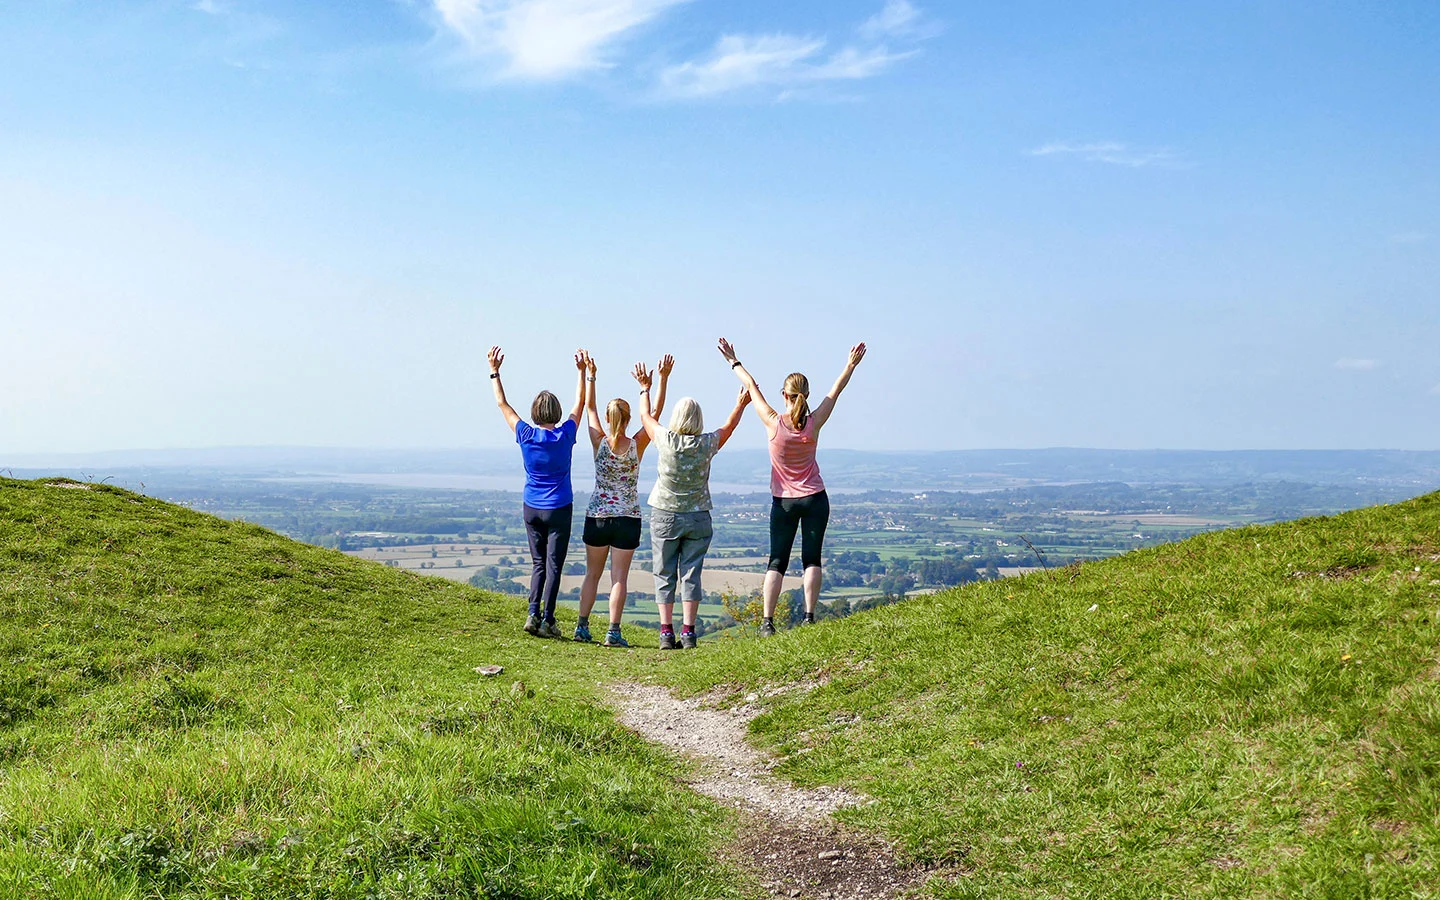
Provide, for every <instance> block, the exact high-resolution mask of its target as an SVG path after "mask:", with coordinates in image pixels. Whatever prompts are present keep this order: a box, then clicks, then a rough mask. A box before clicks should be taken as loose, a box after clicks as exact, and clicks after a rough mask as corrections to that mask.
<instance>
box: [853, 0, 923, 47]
mask: <svg viewBox="0 0 1440 900" xmlns="http://www.w3.org/2000/svg"><path fill="white" fill-rule="evenodd" d="M939 30H940V29H939V26H938V25H937V24H936V23H935V22H933V21H931V20H930V19H929V18H927V17H926V16H925V15H924V14H923V13H921V12H920V10H919V9H918V8H917V7H916V6H915V4H913V3H911V2H909V0H887V2H886V3H885V8H884V9H882V10H880V11H879V12H878V13H876V14H875V15H873V16H871V17H870V18H868V19H866V20H865V22H864V23H863V24H861V26H860V28H859V30H858V33H859V35H860V37H862V38H864V39H865V40H867V41H883V40H886V39H895V38H900V39H905V40H920V39H923V38H929V37H934V36H935V35H936V34H938V33H939Z"/></svg>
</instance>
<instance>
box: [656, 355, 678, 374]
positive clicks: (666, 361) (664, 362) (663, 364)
mask: <svg viewBox="0 0 1440 900" xmlns="http://www.w3.org/2000/svg"><path fill="white" fill-rule="evenodd" d="M659 368H660V377H661V378H668V377H669V376H670V370H671V369H674V368H675V357H673V356H671V355H670V354H668V353H667V354H665V355H664V356H662V357H660V366H659Z"/></svg>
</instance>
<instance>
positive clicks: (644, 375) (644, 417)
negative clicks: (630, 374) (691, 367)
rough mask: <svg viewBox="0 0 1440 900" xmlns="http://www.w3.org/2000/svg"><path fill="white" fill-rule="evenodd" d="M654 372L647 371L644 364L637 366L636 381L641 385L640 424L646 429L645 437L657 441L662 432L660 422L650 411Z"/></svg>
mask: <svg viewBox="0 0 1440 900" xmlns="http://www.w3.org/2000/svg"><path fill="white" fill-rule="evenodd" d="M653 374H654V373H652V372H647V371H645V364H644V363H636V364H635V372H634V375H635V380H636V381H637V382H639V384H640V424H641V425H642V426H643V427H644V428H645V437H646V438H648V439H650V440H652V441H653V440H655V435H656V433H657V432H658V431H659V430H660V421H659V420H658V419H656V418H655V412H654V411H653V410H651V409H650V385H651V383H652V382H653V381H654V378H653Z"/></svg>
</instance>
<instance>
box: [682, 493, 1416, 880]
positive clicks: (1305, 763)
mask: <svg viewBox="0 0 1440 900" xmlns="http://www.w3.org/2000/svg"><path fill="white" fill-rule="evenodd" d="M1297 573H1298V574H1297ZM1437 596H1440V494H1433V495H1430V496H1427V497H1422V498H1420V499H1418V500H1414V501H1411V502H1408V503H1405V504H1401V505H1398V506H1393V507H1380V508H1373V509H1367V510H1360V511H1356V512H1352V513H1348V514H1345V515H1342V516H1338V517H1335V518H1329V519H1310V520H1305V521H1299V522H1292V523H1288V524H1284V525H1277V526H1271V527H1266V528H1255V527H1252V528H1244V529H1239V530H1234V531H1229V532H1222V533H1213V534H1207V535H1203V536H1200V537H1196V538H1193V539H1191V540H1188V541H1185V542H1183V543H1180V544H1173V545H1168V546H1165V547H1160V548H1155V549H1150V550H1144V551H1140V552H1136V553H1131V554H1129V555H1127V556H1124V557H1121V558H1116V559H1112V560H1107V561H1104V562H1099V563H1092V564H1087V565H1085V566H1083V567H1079V568H1072V569H1065V570H1060V571H1057V572H1054V573H1050V574H1044V573H1037V574H1033V575H1029V576H1026V577H1024V578H1022V579H1012V580H1008V581H1004V582H998V583H989V584H978V585H973V586H969V587H965V588H962V589H959V590H952V591H947V592H945V593H943V594H940V595H936V596H934V597H930V598H922V599H919V600H916V601H912V602H909V603H904V604H900V605H897V606H893V607H888V608H884V609H880V610H876V611H874V612H871V613H867V614H862V615H858V616H855V617H852V618H849V619H845V620H842V621H839V622H834V623H827V624H826V625H824V626H821V627H817V628H814V629H811V630H807V631H795V632H791V633H788V634H785V635H782V636H781V637H779V638H777V639H776V640H774V641H770V642H767V643H764V644H760V645H753V644H746V643H732V644H725V645H720V646H717V647H715V648H714V649H713V651H712V652H709V653H703V654H693V655H687V656H686V657H684V658H683V659H681V660H680V661H679V663H678V664H677V665H676V666H672V667H669V668H668V669H667V671H666V673H665V677H666V678H667V679H668V680H669V681H670V682H672V683H673V684H675V685H677V686H679V687H681V688H682V689H686V690H690V691H701V690H706V689H710V688H711V687H712V686H714V685H716V684H724V685H729V686H731V687H732V689H733V690H734V691H736V692H737V693H743V692H747V691H748V690H750V689H752V688H754V687H757V686H759V685H762V684H783V683H803V682H807V681H811V680H817V679H818V680H820V681H822V682H823V685H822V686H821V687H819V688H817V689H816V690H814V691H812V692H808V693H806V692H795V693H791V694H786V695H781V696H779V697H776V698H773V699H772V700H770V701H767V702H768V703H769V704H770V705H769V707H768V709H767V711H766V712H765V714H764V715H763V716H761V717H760V718H759V719H758V720H757V721H756V722H755V724H754V732H755V737H756V739H757V740H758V741H759V742H760V743H762V744H763V745H765V746H768V747H770V748H771V749H773V750H774V751H776V752H777V753H779V754H780V755H781V756H782V757H783V759H784V762H783V763H782V765H781V766H780V768H779V770H778V771H779V772H780V774H782V775H784V776H786V777H789V778H791V779H794V780H795V781H797V782H799V783H802V784H812V785H813V784H840V785H847V786H851V787H854V788H857V789H859V790H861V791H864V792H865V793H867V794H869V795H870V796H872V797H875V798H876V799H877V801H878V802H876V803H875V804H873V805H870V806H865V807H862V808H859V809H855V810H850V811H848V812H847V813H845V814H844V816H845V818H847V819H849V820H850V821H852V822H854V823H855V824H858V825H861V826H864V827H869V828H874V829H878V830H880V831H882V832H884V833H886V834H888V835H889V836H890V837H892V838H893V839H895V840H896V841H897V842H898V843H899V844H900V846H901V847H902V848H903V851H904V852H905V853H906V854H907V855H908V856H909V857H910V858H913V859H916V860H920V861H923V862H926V863H930V864H935V865H940V866H951V867H956V868H958V870H959V871H960V872H961V873H962V874H961V875H960V876H959V877H956V878H955V879H954V880H953V881H945V882H942V881H939V880H937V881H936V882H934V883H933V884H932V890H933V891H934V893H935V894H936V895H937V896H940V897H956V898H958V897H1057V896H1065V897H1070V898H1077V897H1136V898H1141V897H1145V898H1152V897H1197V896H1199V897H1203V896H1213V897H1235V896H1248V897H1312V896H1313V897H1370V896H1376V897H1379V896H1385V897H1434V896H1440V871H1437V863H1440V600H1437ZM1092 607H1094V610H1093V611H1092Z"/></svg>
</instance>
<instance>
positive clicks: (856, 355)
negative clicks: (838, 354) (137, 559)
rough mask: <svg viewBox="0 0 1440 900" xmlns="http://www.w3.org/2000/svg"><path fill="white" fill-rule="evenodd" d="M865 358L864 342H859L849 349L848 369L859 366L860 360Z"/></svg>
mask: <svg viewBox="0 0 1440 900" xmlns="http://www.w3.org/2000/svg"><path fill="white" fill-rule="evenodd" d="M864 358H865V342H864V341H861V342H860V343H858V344H856V345H855V346H853V347H851V348H850V367H851V368H854V367H855V366H858V365H860V360H862V359H864Z"/></svg>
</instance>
